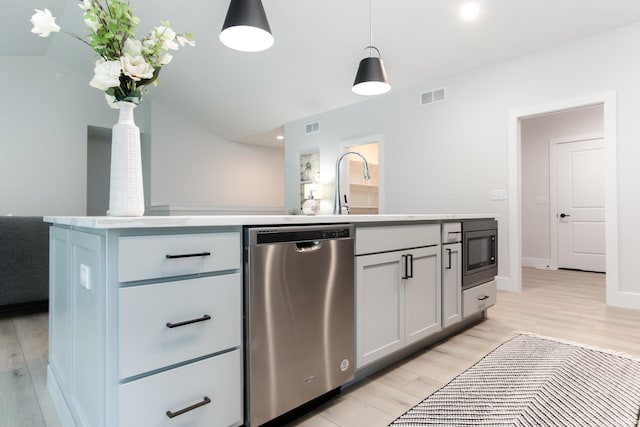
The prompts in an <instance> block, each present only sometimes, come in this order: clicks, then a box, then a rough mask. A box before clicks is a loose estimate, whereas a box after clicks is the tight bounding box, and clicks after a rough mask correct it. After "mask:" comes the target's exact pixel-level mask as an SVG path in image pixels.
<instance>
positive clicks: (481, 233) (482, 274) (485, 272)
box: [462, 219, 498, 289]
mask: <svg viewBox="0 0 640 427" xmlns="http://www.w3.org/2000/svg"><path fill="white" fill-rule="evenodd" d="M497 274H498V222H497V221H496V220H495V219H474V220H465V221H462V289H469V288H472V287H474V286H476V285H480V284H482V283H485V282H489V281H491V280H493V279H494V278H495V276H496V275H497Z"/></svg>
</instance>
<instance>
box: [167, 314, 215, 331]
mask: <svg viewBox="0 0 640 427" xmlns="http://www.w3.org/2000/svg"><path fill="white" fill-rule="evenodd" d="M205 320H211V316H209V315H208V314H205V315H204V316H202V317H199V318H197V319H191V320H185V321H184V322H178V323H171V322H167V328H177V327H178V326H184V325H190V324H192V323H198V322H204V321H205Z"/></svg>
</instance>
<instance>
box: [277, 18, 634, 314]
mask: <svg viewBox="0 0 640 427" xmlns="http://www.w3.org/2000/svg"><path fill="white" fill-rule="evenodd" d="M638 52H640V24H635V25H632V26H629V27H625V28H622V29H619V30H616V31H612V32H608V33H605V34H602V35H599V36H596V37H592V38H588V39H584V40H580V41H577V42H574V43H571V44H568V45H564V46H561V47H558V48H554V49H550V50H546V51H542V52H539V53H537V54H534V55H529V56H526V57H523V58H520V59H518V60H515V61H511V62H506V63H503V64H498V65H496V66H492V67H488V68H484V69H480V70H477V71H475V72H471V73H467V74H463V75H458V76H451V77H449V78H445V79H442V80H440V81H432V82H425V85H424V87H418V88H414V89H412V90H406V91H401V92H397V93H391V94H390V95H386V96H382V97H379V98H376V99H373V100H370V101H365V102H362V103H360V104H357V105H353V106H349V107H345V108H341V109H339V110H336V111H331V112H327V113H325V114H321V115H318V116H314V117H311V118H308V119H304V120H299V121H295V122H292V123H289V124H287V125H286V128H285V131H286V141H287V144H286V146H285V161H286V168H287V169H286V176H285V178H286V193H285V197H286V205H287V207H292V206H295V203H296V201H297V198H296V196H297V185H296V184H297V183H296V178H297V173H296V172H297V155H298V153H299V151H301V150H304V149H305V148H307V147H311V146H319V147H321V152H320V156H321V167H322V168H323V169H322V171H321V173H322V174H323V176H325V175H328V176H333V172H332V170H331V164H332V161H335V158H336V156H337V154H338V151H337V147H338V142H339V141H340V140H342V139H348V138H354V137H357V136H362V135H367V134H383V135H384V141H385V143H384V147H383V153H382V156H381V165H383V166H382V167H383V168H384V176H385V179H384V182H383V183H382V185H384V186H385V190H386V191H385V195H386V196H385V201H384V203H385V206H384V209H385V212H387V213H395V212H405V213H412V212H416V213H429V212H440V213H442V212H462V213H473V212H477V213H497V214H499V215H500V222H499V224H500V225H499V233H500V237H499V276H501V278H502V279H504V280H503V281H502V283H503V285H506V287H511V285H512V284H510V283H509V277H510V273H511V272H510V271H509V256H510V248H509V230H508V227H507V225H508V221H509V217H508V215H509V210H508V203H507V201H499V202H492V201H491V200H490V194H491V190H492V189H506V188H507V185H508V158H507V156H508V152H507V148H508V115H509V112H510V111H513V110H514V109H519V108H523V107H527V106H531V105H538V104H547V103H551V102H555V101H558V100H564V99H572V98H576V97H583V96H585V95H589V94H594V93H602V92H606V91H610V90H615V91H617V147H618V164H617V166H618V168H617V170H618V213H619V214H618V217H619V218H618V224H619V229H620V230H624V233H619V266H620V270H619V273H620V274H619V281H620V283H618V284H617V290H618V291H619V292H626V293H627V294H628V295H629V296H630V298H629V300H633V301H635V302H634V303H633V304H634V306H636V307H638V308H640V280H637V276H638V275H637V270H636V268H635V263H636V260H635V258H636V255H635V253H636V252H637V250H636V242H637V236H638V235H640V224H639V223H638V221H637V218H638V217H639V216H640V198H639V197H638V196H637V194H638V191H637V183H638V182H640V168H638V166H637V159H640V144H638V143H637V142H638V141H639V140H640V121H639V120H638V117H640V103H639V102H638V99H640V78H638V76H640V55H638ZM390 79H391V83H392V85H393V76H390ZM434 87H446V88H447V101H446V102H442V103H438V104H431V105H428V106H425V107H421V106H419V105H418V93H419V92H420V91H424V90H429V89H431V88H434ZM314 120H319V121H320V128H321V132H320V133H318V134H314V135H311V136H306V137H305V135H304V125H305V123H308V122H310V121H314Z"/></svg>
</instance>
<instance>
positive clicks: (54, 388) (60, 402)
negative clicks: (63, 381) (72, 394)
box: [47, 365, 76, 427]
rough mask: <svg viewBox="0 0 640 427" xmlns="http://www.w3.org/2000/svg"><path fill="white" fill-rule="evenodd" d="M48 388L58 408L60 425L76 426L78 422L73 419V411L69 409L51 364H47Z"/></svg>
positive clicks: (55, 406) (54, 404)
mask: <svg viewBox="0 0 640 427" xmlns="http://www.w3.org/2000/svg"><path fill="white" fill-rule="evenodd" d="M47 390H49V395H50V396H51V400H52V401H53V407H54V408H56V412H57V415H58V419H59V420H60V425H62V426H63V427H75V425H76V423H75V421H74V420H73V416H72V415H71V411H69V407H68V406H67V402H66V401H65V400H64V396H63V395H62V391H61V390H60V386H59V385H58V380H57V379H56V376H55V375H54V374H53V372H52V371H51V365H47Z"/></svg>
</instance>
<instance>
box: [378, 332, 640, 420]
mask: <svg viewBox="0 0 640 427" xmlns="http://www.w3.org/2000/svg"><path fill="white" fill-rule="evenodd" d="M639 412H640V358H635V357H632V356H626V355H622V354H618V353H615V352H611V351H607V350H599V349H595V348H593V347H586V346H579V345H576V344H574V343H568V342H565V341H560V340H556V339H553V338H546V337H540V336H537V335H534V334H524V333H523V334H521V335H518V336H516V337H515V338H513V339H511V340H509V341H507V342H506V343H504V344H502V345H501V346H500V347H498V348H497V349H495V350H494V351H492V352H491V353H489V354H488V355H487V356H485V357H484V358H483V359H482V360H480V361H479V362H478V363H476V364H475V365H474V366H472V367H471V368H469V369H468V370H467V371H465V372H463V373H462V374H460V375H459V376H457V377H456V378H454V379H453V380H452V381H451V382H450V383H449V384H447V385H446V386H444V387H443V388H441V389H439V390H438V391H436V392H434V393H433V394H432V395H431V396H429V397H427V398H426V399H425V400H423V401H422V402H421V403H419V404H418V405H416V406H415V407H413V408H412V409H410V410H409V411H407V412H406V413H405V414H404V415H402V416H401V417H399V418H398V419H397V420H395V421H394V422H393V423H391V424H390V426H393V427H400V426H558V427H560V426H561V427H564V426H580V427H584V426H603V427H604V426H611V427H624V426H627V427H636V426H637V425H638V416H639Z"/></svg>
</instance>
